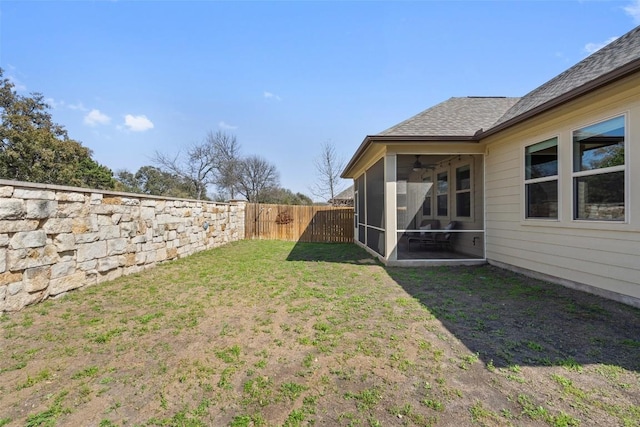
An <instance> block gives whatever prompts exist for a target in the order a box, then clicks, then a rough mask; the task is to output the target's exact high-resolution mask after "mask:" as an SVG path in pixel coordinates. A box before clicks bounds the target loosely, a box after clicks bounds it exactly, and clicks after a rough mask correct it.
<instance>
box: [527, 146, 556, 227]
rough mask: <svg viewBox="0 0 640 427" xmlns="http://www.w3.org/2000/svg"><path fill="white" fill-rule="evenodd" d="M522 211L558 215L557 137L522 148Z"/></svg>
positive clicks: (532, 215)
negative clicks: (523, 207)
mask: <svg viewBox="0 0 640 427" xmlns="http://www.w3.org/2000/svg"><path fill="white" fill-rule="evenodd" d="M524 157H525V205H526V207H525V215H526V217H527V218H551V219H557V218H558V139H557V138H551V139H548V140H546V141H543V142H540V143H538V144H534V145H530V146H528V147H526V148H525V156H524Z"/></svg>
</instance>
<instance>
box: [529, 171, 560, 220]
mask: <svg viewBox="0 0 640 427" xmlns="http://www.w3.org/2000/svg"><path fill="white" fill-rule="evenodd" d="M526 191H527V194H526V200H527V218H556V219H557V218H558V181H556V180H553V181H546V182H539V183H536V184H527V185H526Z"/></svg>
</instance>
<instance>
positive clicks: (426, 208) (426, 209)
mask: <svg viewBox="0 0 640 427" xmlns="http://www.w3.org/2000/svg"><path fill="white" fill-rule="evenodd" d="M422 182H423V184H424V185H425V186H426V187H427V193H426V194H425V196H424V201H423V202H422V217H423V218H431V217H432V216H433V212H432V206H433V202H432V199H433V177H432V176H431V174H430V173H427V175H426V176H424V177H422Z"/></svg>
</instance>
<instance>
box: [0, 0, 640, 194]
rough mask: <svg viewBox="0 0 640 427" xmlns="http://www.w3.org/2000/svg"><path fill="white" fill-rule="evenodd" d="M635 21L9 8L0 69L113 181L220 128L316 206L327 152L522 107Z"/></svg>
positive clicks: (568, 10)
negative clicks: (114, 175) (488, 102)
mask: <svg viewBox="0 0 640 427" xmlns="http://www.w3.org/2000/svg"><path fill="white" fill-rule="evenodd" d="M638 24H640V0H633V1H631V0H629V1H447V2H445V1H371V2H367V1H351V2H346V1H345V2H342V1H318V2H313V1H277V2H275V1H274V2H267V1H260V2H248V1H236V2H216V1H25V0H21V1H12V0H3V1H2V2H1V3H0V67H2V68H3V69H4V70H5V77H9V78H11V80H12V81H13V82H14V84H15V85H16V88H17V89H18V90H19V91H20V92H22V93H25V94H26V93H30V92H40V93H42V94H43V95H44V96H45V97H46V98H47V99H48V102H49V103H50V105H51V106H52V110H51V111H52V114H53V117H54V120H55V121H56V122H58V123H60V124H62V125H64V126H65V127H66V129H67V130H68V132H69V135H70V137H71V138H73V139H76V140H78V141H80V142H82V143H83V145H85V146H87V147H89V148H90V149H91V150H93V153H94V159H95V160H97V161H98V162H100V163H102V164H104V165H106V166H108V167H110V168H111V169H112V170H114V171H116V170H119V169H128V170H130V171H132V172H135V171H136V170H137V169H138V168H139V167H141V166H144V165H149V164H152V161H151V157H152V156H153V153H154V152H155V151H156V150H158V151H160V152H163V153H168V154H175V153H177V152H178V150H180V149H183V150H184V149H185V148H186V147H188V146H189V145H190V144H196V143H200V142H202V141H203V139H204V138H205V136H206V134H207V133H208V132H209V131H214V132H215V131H218V130H222V131H225V132H228V133H230V134H233V135H235V136H236V137H237V138H238V141H239V143H240V145H241V147H242V152H243V154H245V155H254V154H255V155H260V156H262V157H264V158H265V159H267V160H268V161H269V162H271V163H273V164H274V165H275V166H276V167H277V169H278V171H279V172H280V181H281V185H282V186H283V187H285V188H288V189H291V190H292V191H294V192H302V193H305V194H307V195H311V191H310V188H311V187H312V186H313V185H314V184H315V183H316V182H317V180H318V175H317V172H316V170H315V167H314V159H315V158H317V157H318V155H319V154H320V149H321V145H322V144H323V143H326V142H329V143H331V144H333V145H334V147H335V148H336V150H337V152H338V154H339V155H340V156H342V157H343V158H344V160H345V161H346V160H348V159H349V158H350V157H351V155H352V154H353V153H354V151H355V150H356V148H357V147H358V146H359V145H360V143H361V142H362V140H363V139H364V137H365V136H366V135H370V134H376V133H378V132H380V131H382V130H384V129H386V128H388V127H391V126H393V125H395V124H397V123H398V122H400V121H402V120H404V119H407V118H409V117H411V116H413V115H414V114H417V113H418V112H420V111H422V110H424V109H426V108H428V107H431V106H433V105H435V104H437V103H439V102H442V101H444V100H446V99H448V98H450V97H452V96H468V95H474V96H494V95H496V96H522V95H525V94H526V93H527V92H529V91H531V90H533V89H534V88H536V87H537V86H538V85H540V84H542V83H544V82H545V81H547V80H549V79H550V78H552V77H554V76H555V75H557V74H559V73H560V72H562V71H564V70H565V69H566V68H568V67H570V66H571V65H573V64H575V63H577V62H578V61H580V60H581V59H583V58H585V57H586V56H588V55H589V53H590V52H592V51H593V50H594V49H597V48H598V46H602V45H603V44H606V43H607V42H608V41H610V40H612V39H613V38H615V37H619V36H621V35H623V34H624V33H626V32H628V31H629V30H631V29H632V28H634V27H635V26H637V25H638Z"/></svg>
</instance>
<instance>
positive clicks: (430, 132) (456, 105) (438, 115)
mask: <svg viewBox="0 0 640 427" xmlns="http://www.w3.org/2000/svg"><path fill="white" fill-rule="evenodd" d="M519 99H520V98H506V97H471V96H470V97H464V98H449V99H448V100H447V101H444V102H442V103H440V104H438V105H436V106H434V107H431V108H429V109H427V110H425V111H423V112H421V113H418V114H416V115H415V116H413V117H411V118H409V119H407V120H405V121H403V122H402V123H399V124H397V125H395V126H393V127H391V128H389V129H387V130H385V131H383V132H380V133H379V134H378V136H473V135H475V134H476V132H478V131H479V130H480V129H484V130H487V129H488V128H489V127H490V126H491V125H493V124H494V123H495V122H496V121H497V120H498V119H499V118H500V117H501V116H502V115H503V114H504V113H505V112H506V111H507V110H508V109H509V108H511V107H512V106H513V105H514V104H515V103H516V102H517V101H518V100H519Z"/></svg>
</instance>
